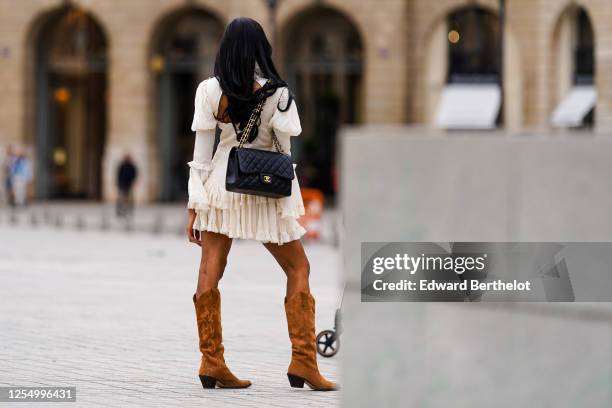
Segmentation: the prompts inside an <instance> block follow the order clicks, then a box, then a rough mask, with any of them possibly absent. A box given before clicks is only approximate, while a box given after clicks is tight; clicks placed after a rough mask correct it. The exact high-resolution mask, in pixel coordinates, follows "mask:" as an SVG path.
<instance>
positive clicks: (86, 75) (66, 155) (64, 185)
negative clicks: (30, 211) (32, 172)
mask: <svg viewBox="0 0 612 408" xmlns="http://www.w3.org/2000/svg"><path fill="white" fill-rule="evenodd" d="M46 20H47V21H46V22H45V24H44V25H43V27H42V28H41V30H40V32H39V33H38V35H37V36H36V39H35V46H36V59H37V62H36V78H35V83H36V87H37V92H36V93H37V102H36V110H37V114H36V118H37V123H36V145H37V147H36V151H37V158H38V163H37V189H38V191H37V193H38V196H39V197H41V198H90V199H91V198H93V199H98V198H100V197H101V193H102V192H101V157H102V154H101V153H102V152H103V151H104V141H105V134H106V72H107V66H106V49H107V41H106V37H105V35H104V32H103V31H102V28H101V27H100V25H99V24H98V23H97V22H96V21H95V20H94V19H93V18H92V16H91V15H90V14H88V13H87V12H86V11H85V10H83V9H80V8H73V7H69V8H63V9H60V10H57V11H55V12H53V13H51V14H50V15H49V16H48V17H47V19H46Z"/></svg>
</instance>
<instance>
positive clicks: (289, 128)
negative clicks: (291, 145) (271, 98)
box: [270, 87, 302, 136]
mask: <svg viewBox="0 0 612 408" xmlns="http://www.w3.org/2000/svg"><path fill="white" fill-rule="evenodd" d="M279 92H280V93H281V94H280V97H279V101H278V107H280V108H281V109H285V108H286V107H287V103H288V102H289V89H287V88H286V87H285V88H281V89H280V90H279ZM270 126H272V127H273V128H274V130H275V131H277V132H282V133H285V134H288V135H289V136H297V135H299V134H300V133H302V126H301V125H300V116H299V115H298V110H297V105H296V102H295V99H293V100H292V102H291V106H290V107H289V109H287V111H285V112H282V111H281V110H280V109H278V108H277V109H276V110H275V111H274V114H273V115H272V117H271V118H270Z"/></svg>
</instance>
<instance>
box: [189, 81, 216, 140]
mask: <svg viewBox="0 0 612 408" xmlns="http://www.w3.org/2000/svg"><path fill="white" fill-rule="evenodd" d="M215 82H216V79H215V78H208V79H205V80H204V81H202V82H200V85H198V89H197V90H196V97H195V104H194V108H195V109H194V112H193V122H192V123H191V130H192V131H194V132H197V131H198V130H206V129H214V128H215V127H216V126H217V120H216V119H215V114H214V112H215V106H214V105H213V104H214V103H215V101H216V100H218V95H217V92H216V91H217V89H215V88H218V86H217V87H215ZM217 103H218V102H217Z"/></svg>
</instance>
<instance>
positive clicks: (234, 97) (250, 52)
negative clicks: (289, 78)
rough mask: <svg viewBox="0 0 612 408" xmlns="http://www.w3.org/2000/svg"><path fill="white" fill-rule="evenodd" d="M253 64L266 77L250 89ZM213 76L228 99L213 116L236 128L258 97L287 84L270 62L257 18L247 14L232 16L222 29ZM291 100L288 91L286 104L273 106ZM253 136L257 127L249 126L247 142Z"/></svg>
mask: <svg viewBox="0 0 612 408" xmlns="http://www.w3.org/2000/svg"><path fill="white" fill-rule="evenodd" d="M256 67H257V69H258V74H259V75H260V76H261V77H263V78H266V79H267V80H268V81H267V82H266V84H265V85H264V86H263V87H261V88H259V89H258V90H256V91H255V92H253V85H254V83H253V81H254V78H255V69H256ZM215 77H216V78H217V80H218V81H219V84H220V85H221V89H222V90H223V94H224V95H225V96H226V97H227V99H228V106H227V109H226V111H225V112H223V113H222V114H220V116H221V117H220V118H217V119H219V120H221V121H223V122H229V121H231V122H232V123H233V124H234V127H235V128H237V130H238V131H240V130H242V129H243V128H244V127H245V126H246V123H247V122H248V120H249V117H250V115H251V111H252V110H253V108H254V107H255V106H256V105H257V104H258V103H259V102H260V101H261V100H263V99H265V98H267V97H268V96H270V95H272V94H273V93H274V92H275V91H276V89H277V88H281V87H285V86H287V83H286V82H285V81H283V79H282V78H281V77H280V75H279V74H278V72H277V70H276V67H275V66H274V62H272V46H271V45H270V42H269V41H268V38H267V37H266V34H265V32H264V30H263V28H262V27H261V25H260V24H259V23H258V22H257V21H255V20H253V19H252V18H247V17H239V18H236V19H234V20H232V22H231V23H229V25H228V26H227V28H226V29H225V32H224V33H223V37H222V38H221V43H220V44H219V50H218V51H217V57H216V59H215ZM292 102H293V96H292V95H291V93H289V99H288V101H287V104H286V106H277V108H278V109H279V110H280V111H282V112H285V111H287V110H288V109H289V107H290V106H291V103H292ZM279 105H280V104H279ZM258 124H259V123H258ZM237 137H239V135H237ZM255 137H257V127H253V132H251V134H250V135H249V142H252V141H253V140H254V139H255Z"/></svg>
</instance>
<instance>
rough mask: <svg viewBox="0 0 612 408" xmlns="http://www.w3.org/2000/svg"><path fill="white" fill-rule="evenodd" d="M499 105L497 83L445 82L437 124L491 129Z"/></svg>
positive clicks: (439, 125)
mask: <svg viewBox="0 0 612 408" xmlns="http://www.w3.org/2000/svg"><path fill="white" fill-rule="evenodd" d="M500 106H501V92H500V90H499V85H497V84H448V85H446V86H445V87H444V89H443V90H442V95H441V97H440V104H439V105H438V114H437V117H436V126H437V127H439V128H441V129H492V128H494V127H495V121H496V120H497V115H498V114H499V108H500Z"/></svg>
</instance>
